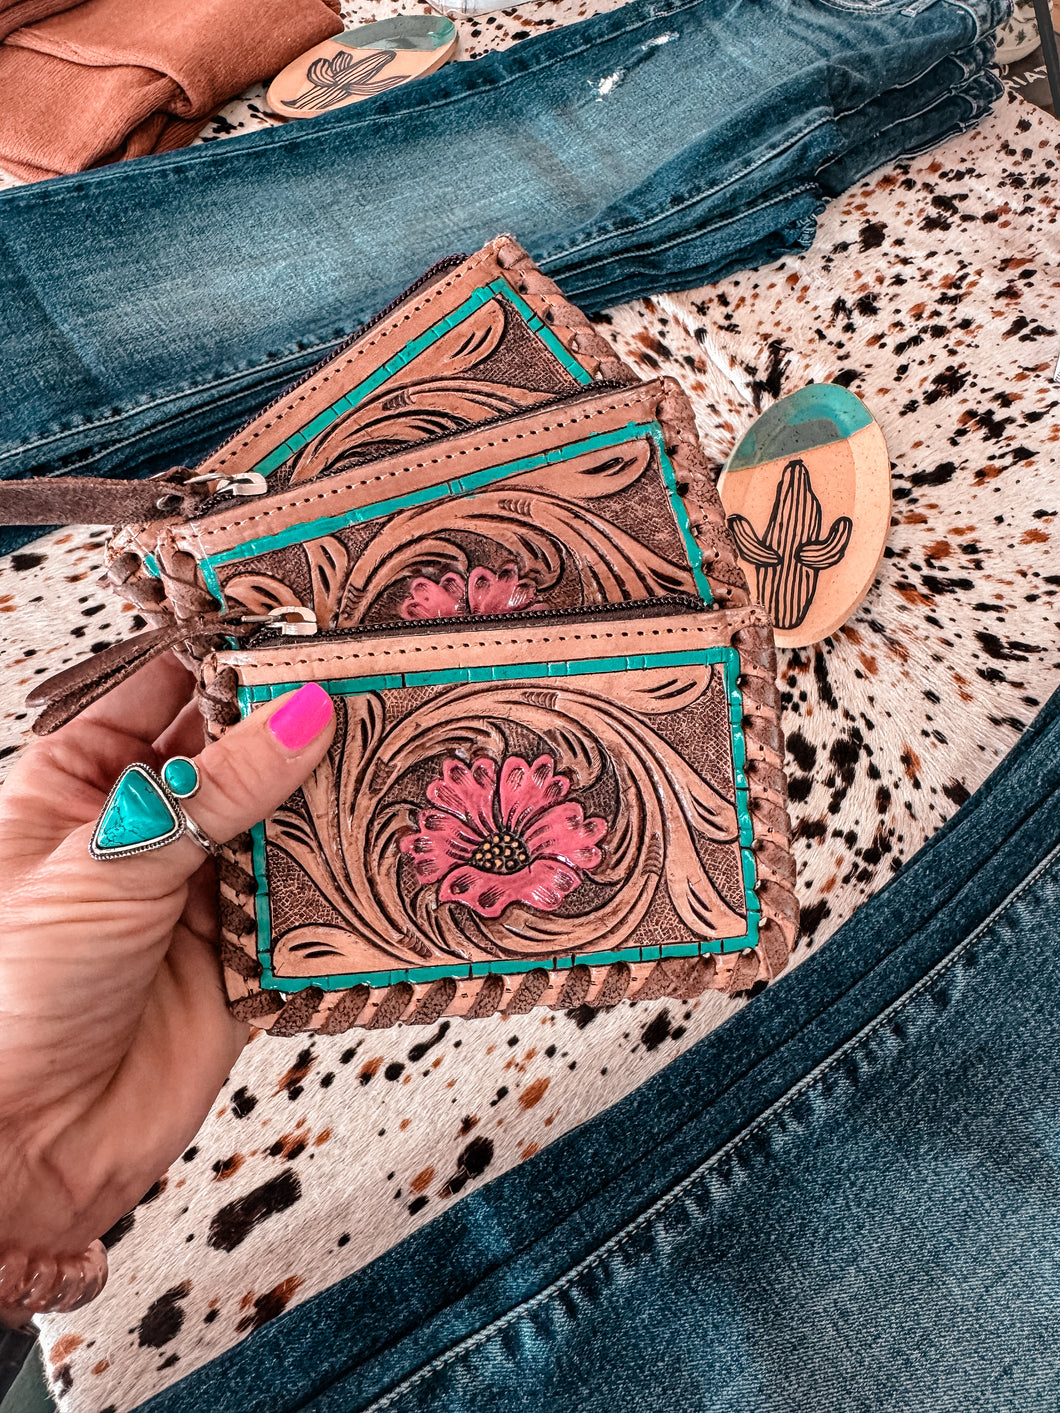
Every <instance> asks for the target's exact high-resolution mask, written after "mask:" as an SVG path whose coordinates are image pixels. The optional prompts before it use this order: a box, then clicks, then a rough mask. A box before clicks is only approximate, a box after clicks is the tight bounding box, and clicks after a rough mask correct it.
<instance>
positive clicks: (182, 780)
mask: <svg viewBox="0 0 1060 1413" xmlns="http://www.w3.org/2000/svg"><path fill="white" fill-rule="evenodd" d="M162 779H163V780H164V781H165V782H166V784H167V785H168V786H169V788H170V789H171V790H172V791H173V793H174V795H176V796H177V798H178V799H181V800H185V799H187V797H188V796H189V795H194V793H195V791H196V790H197V789H198V788H199V772H198V771H197V770H196V769H195V765H194V762H192V761H190V760H188V759H187V758H186V757H184V756H174V757H173V759H172V760H167V761H166V763H165V765H164V766H163V767H162Z"/></svg>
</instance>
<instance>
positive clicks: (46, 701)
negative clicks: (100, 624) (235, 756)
mask: <svg viewBox="0 0 1060 1413" xmlns="http://www.w3.org/2000/svg"><path fill="white" fill-rule="evenodd" d="M259 628H260V624H257V623H253V624H251V623H241V622H239V621H238V620H237V621H233V622H228V621H226V620H225V619H224V618H222V617H219V616H218V615H216V614H211V615H204V616H202V617H199V618H190V619H186V620H185V621H184V622H183V623H179V624H171V625H170V626H169V627H166V628H155V629H154V630H152V631H151V632H150V633H137V635H136V636H135V637H134V638H126V639H125V640H124V641H123V642H120V643H114V644H112V646H111V647H109V648H104V649H103V650H102V651H101V652H98V653H95V654H93V656H92V657H88V658H84V659H82V661H81V662H75V663H74V665H73V666H72V667H66V668H64V669H63V670H62V672H57V673H56V674H55V676H54V677H49V678H47V679H46V680H45V681H43V682H39V683H38V684H37V686H36V687H34V688H33V690H32V692H30V694H29V696H28V697H27V698H26V705H27V706H29V707H43V708H44V710H43V711H42V712H41V714H40V715H39V716H38V717H37V719H36V721H34V723H33V731H34V733H35V734H36V735H37V736H47V735H49V734H50V733H51V732H52V731H57V730H58V728H59V727H60V726H65V725H66V723H67V722H68V721H72V720H73V718H74V717H75V716H77V714H78V713H79V712H81V711H83V710H84V709H85V707H87V706H90V705H91V703H92V702H95V701H98V700H99V699H100V697H103V696H106V694H107V693H108V692H109V691H110V690H111V689H112V688H113V687H116V686H117V685H118V683H119V682H124V681H125V679H126V678H127V677H131V676H132V674H133V673H134V672H137V671H139V669H140V668H141V667H144V666H145V665H146V664H147V663H149V662H150V661H151V660H152V658H156V657H158V656H159V655H160V654H161V653H164V652H168V651H169V649H170V648H172V647H175V646H176V644H177V643H185V642H191V641H192V640H193V639H197V638H224V637H237V638H240V637H245V636H247V635H248V634H250V633H254V632H256V631H258V629H259Z"/></svg>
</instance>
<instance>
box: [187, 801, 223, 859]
mask: <svg viewBox="0 0 1060 1413" xmlns="http://www.w3.org/2000/svg"><path fill="white" fill-rule="evenodd" d="M181 814H182V815H183V816H184V832H185V834H187V835H188V837H189V838H190V839H194V840H195V842H196V844H198V846H199V848H200V849H205V851H206V852H207V853H208V854H210V855H211V856H212V857H213V858H215V859H216V858H220V856H221V845H220V844H218V843H217V841H216V840H215V839H211V838H210V836H209V834H207V833H206V830H205V829H201V828H200V827H199V825H197V824H196V823H195V821H194V820H193V819H192V817H191V815H190V814H189V813H188V812H187V810H181Z"/></svg>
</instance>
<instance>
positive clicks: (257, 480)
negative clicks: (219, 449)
mask: <svg viewBox="0 0 1060 1413" xmlns="http://www.w3.org/2000/svg"><path fill="white" fill-rule="evenodd" d="M208 481H213V482H215V483H216V484H215V485H214V487H213V489H212V490H211V491H209V492H208V494H209V495H211V496H263V495H264V494H265V492H266V491H267V490H268V489H269V483H268V481H266V479H265V477H264V476H263V475H262V474H261V472H260V471H239V472H237V474H236V475H234V476H224V475H222V474H221V472H219V471H207V472H206V473H205V474H204V475H202V476H192V478H191V479H190V480H189V481H185V483H184V484H185V485H186V486H202V485H205V484H206V483H207V482H208Z"/></svg>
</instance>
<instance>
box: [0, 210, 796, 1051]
mask: <svg viewBox="0 0 1060 1413" xmlns="http://www.w3.org/2000/svg"><path fill="white" fill-rule="evenodd" d="M71 485H76V487H77V488H78V502H79V507H80V509H79V513H75V514H70V508H71V504H70V500H69V496H70V492H69V491H68V489H67V488H68V487H69V486H71ZM107 487H112V488H113V489H112V490H111V494H112V495H120V496H121V497H122V500H121V503H120V510H121V513H122V515H123V518H124V520H125V522H126V523H125V524H124V525H122V526H121V527H120V528H119V529H118V530H117V532H116V534H115V536H114V539H113V541H112V545H111V551H110V562H109V568H108V577H109V579H110V581H111V583H113V584H114V586H115V587H116V588H118V589H119V590H120V592H121V593H122V595H123V596H124V597H126V598H131V599H132V600H133V601H134V602H136V603H137V604H138V605H139V606H140V607H141V609H142V611H143V612H144V613H145V614H146V615H147V616H148V617H149V619H150V621H152V622H153V623H154V625H155V627H154V629H153V631H152V632H150V633H147V634H142V635H139V637H138V638H134V639H131V640H129V641H128V642H126V643H123V644H118V645H116V646H115V647H114V648H110V649H106V650H104V652H102V653H100V654H97V656H96V657H95V658H92V659H90V660H89V661H88V662H87V663H83V664H77V665H75V667H73V668H71V669H67V670H66V671H65V672H64V673H61V674H59V676H58V677H57V678H53V679H51V681H50V682H48V683H45V684H44V685H43V686H42V687H39V688H37V689H36V690H35V692H34V694H33V697H32V698H31V700H32V701H34V703H35V704H37V705H40V706H43V708H44V710H43V712H42V714H41V718H40V720H39V723H38V729H41V730H50V729H53V728H54V727H55V726H57V725H60V724H61V723H62V722H63V721H64V720H66V719H68V718H69V717H70V716H71V715H72V714H73V713H74V712H75V711H76V710H78V709H80V707H81V706H83V705H84V704H85V703H86V702H87V701H89V700H91V699H93V698H94V697H95V696H98V695H99V694H100V693H101V692H102V691H104V690H107V689H108V688H109V687H110V686H111V685H113V684H114V683H115V682H116V681H118V680H120V679H121V678H122V677H123V676H125V675H127V673H128V672H130V671H132V670H135V668H136V667H137V666H139V665H140V664H141V663H142V662H143V661H145V660H146V659H147V657H149V656H151V655H152V654H153V653H155V652H158V651H163V650H166V649H168V648H170V647H175V648H176V649H177V651H178V652H179V653H180V654H181V656H182V657H183V658H184V660H185V661H187V662H189V664H193V665H194V666H195V668H196V670H197V673H198V677H199V682H200V701H201V704H202V706H203V710H204V714H205V717H206V722H207V729H208V731H209V732H210V733H211V734H213V735H218V734H220V733H223V732H224V731H225V730H227V729H229V728H230V727H231V726H233V725H234V724H235V723H236V722H238V721H239V720H240V719H241V718H242V717H244V716H245V715H247V714H248V713H249V712H251V711H253V710H254V708H255V707H256V706H257V705H258V704H259V703H261V702H263V701H267V700H270V699H272V698H274V697H276V696H279V695H281V694H283V693H285V692H288V691H290V690H292V689H293V688H295V687H297V686H299V685H300V684H302V683H304V682H310V681H312V682H317V683H320V684H321V685H323V686H324V687H325V688H326V689H327V690H328V692H329V693H330V694H331V695H332V697H333V699H334V703H335V708H336V716H337V730H336V735H335V742H334V745H333V747H332V749H331V751H330V753H329V755H328V757H327V758H326V759H325V761H324V762H323V764H322V765H321V766H320V767H319V768H318V770H317V771H316V772H315V773H314V775H313V776H312V777H311V778H310V780H309V781H308V782H307V783H306V784H305V785H304V786H303V787H302V788H301V789H300V790H298V791H297V792H296V793H295V794H294V795H293V796H292V797H291V799H289V800H288V801H287V802H286V803H285V804H284V805H283V806H282V807H281V809H280V810H278V811H277V812H276V814H275V815H274V816H273V817H272V818H271V819H270V820H268V821H266V822H265V823H264V824H261V825H258V826H256V827H255V828H254V829H253V830H251V831H250V833H249V834H247V835H245V836H242V837H240V838H237V839H234V840H232V841H230V843H229V845H228V848H227V849H226V851H225V858H224V859H223V860H222V862H221V865H220V867H219V870H218V872H219V879H220V888H221V899H222V908H221V918H222V926H223V937H222V961H223V965H224V969H225V977H226V984H227V987H228V992H229V997H230V1002H231V1006H232V1009H233V1010H234V1011H235V1012H236V1013H237V1014H238V1015H240V1016H242V1017H244V1018H245V1019H248V1020H252V1021H253V1022H254V1023H255V1024H256V1025H258V1026H260V1027H262V1028H265V1029H268V1030H270V1031H271V1032H272V1033H273V1034H280V1035H289V1034H294V1033H296V1032H298V1031H302V1030H320V1031H322V1032H324V1033H328V1034H333V1033H337V1032H339V1031H342V1030H345V1029H348V1028H349V1027H351V1026H355V1025H356V1026H370V1027H382V1026H387V1025H392V1024H394V1023H396V1022H398V1021H404V1022H410V1023H411V1022H430V1021H434V1020H436V1019H437V1018H438V1017H440V1016H443V1015H462V1016H468V1017H477V1016H486V1015H490V1014H493V1013H494V1012H496V1011H504V1012H506V1013H509V1014H513V1013H522V1012H525V1011H527V1010H530V1009H531V1008H532V1007H534V1006H539V1005H545V1006H552V1007H556V1008H571V1007H575V1006H580V1005H589V1006H607V1005H612V1004H614V1003H615V1002H617V1001H619V1000H620V999H622V998H623V997H628V998H631V999H649V998H655V997H659V996H665V995H673V996H691V995H694V994H697V993H699V992H701V991H703V990H705V989H708V988H713V989H719V990H724V991H726V992H730V993H734V992H740V991H746V990H748V989H749V988H751V987H753V986H755V985H756V984H757V983H759V982H762V981H768V980H770V979H772V978H773V977H774V976H775V975H776V974H777V973H778V972H779V971H780V970H781V969H782V968H783V967H784V965H785V964H786V961H787V958H788V955H789V953H790V950H791V948H792V946H793V945H794V940H795V934H796V930H797V908H796V904H795V899H794V893H793V882H794V867H793V863H792V859H791V854H790V850H789V826H788V818H787V812H786V789H785V780H784V774H783V756H782V741H781V736H780V729H779V723H778V699H777V692H776V686H775V660H774V651H773V643H772V636H771V630H770V628H769V623H768V619H767V616H766V614H765V612H764V611H763V610H762V609H761V608H759V607H757V606H755V605H753V604H752V603H751V602H750V599H749V595H748V592H747V587H746V584H745V581H744V579H743V576H742V573H741V571H740V568H739V566H738V563H737V559H736V555H735V552H734V547H733V544H732V541H731V538H730V536H729V534H728V532H727V530H726V527H725V519H724V514H723V512H722V509H721V506H720V503H719V501H718V498H717V492H716V489H715V486H714V478H713V476H712V474H711V472H710V470H709V468H708V466H707V465H706V463H705V461H704V459H703V457H702V455H701V453H700V450H699V447H698V444H697V441H696V435H695V427H694V422H693V417H692V412H691V408H690V406H689V404H688V402H687V400H686V399H685V397H684V395H683V393H682V392H681V390H680V388H679V387H678V386H677V385H676V384H675V383H673V382H672V381H669V380H659V381H654V382H646V383H641V382H638V381H637V380H636V378H635V377H634V376H633V374H632V373H631V372H630V371H629V370H628V369H627V368H626V367H625V366H624V365H623V364H622V363H621V362H620V361H619V360H618V359H617V358H616V357H615V355H614V353H613V352H612V351H611V350H610V349H609V347H608V346H607V345H606V343H605V342H604V341H603V339H602V338H601V337H600V335H599V334H598V333H597V332H596V331H595V330H594V329H593V327H592V326H591V325H590V324H589V323H588V322H587V321H586V320H585V319H584V317H583V316H582V315H581V314H580V313H579V312H578V311H577V310H575V309H574V308H573V307H572V306H571V305H570V304H568V303H567V302H566V301H565V300H564V299H563V298H562V296H561V295H560V293H559V291H558V290H557V289H556V287H555V285H553V284H552V283H551V281H549V280H548V279H546V278H545V277H544V276H543V275H542V274H541V273H540V272H539V271H538V270H536V269H535V267H534V266H533V265H532V263H531V262H530V260H529V258H528V257H527V256H526V254H525V252H523V251H522V250H521V249H520V248H519V246H518V245H516V244H515V242H514V241H512V240H510V239H508V238H503V237H502V238H500V239H498V240H496V241H493V242H491V244H490V245H489V246H487V247H486V248H485V249H484V250H483V251H480V252H479V253H478V254H477V255H476V256H473V257H471V258H470V259H467V260H463V259H454V260H452V261H447V262H443V263H442V264H441V265H439V266H436V267H435V268H434V270H432V271H431V272H429V273H428V275H427V276H425V277H424V279H423V280H422V281H420V282H419V283H418V284H417V285H416V286H414V287H413V288H412V289H411V290H409V291H407V292H406V293H405V295H403V296H402V297H401V298H400V299H398V300H396V301H395V302H394V304H393V305H391V306H390V307H389V309H387V310H386V311H384V312H383V313H382V314H381V315H379V316H377V318H376V319H375V320H373V321H372V322H371V324H369V325H368V326H366V327H365V328H364V329H362V330H361V331H360V332H359V333H358V334H357V335H355V336H354V338H353V339H351V340H350V341H349V342H348V344H347V345H345V346H344V347H343V348H341V349H340V350H339V351H338V352H337V353H336V354H334V355H333V356H332V357H331V358H330V359H329V360H328V361H327V362H326V363H325V364H323V365H321V366H320V367H319V368H318V369H316V370H314V371H313V372H312V373H310V374H309V375H308V376H307V377H306V378H304V379H303V380H302V381H301V382H300V383H299V384H297V385H295V386H294V387H293V388H291V389H289V390H288V391H287V392H286V393H285V394H284V395H283V396H282V397H281V398H280V399H278V400H277V402H275V403H274V404H272V405H271V406H270V407H268V408H266V409H265V410H264V411H263V412H261V413H260V414H259V415H258V416H257V417H255V418H254V419H253V420H252V421H251V422H250V423H249V424H248V425H247V426H246V427H244V428H242V429H241V430H240V431H239V432H238V433H236V434H235V436H233V437H232V438H230V439H229V441H228V442H226V443H225V444H224V445H223V446H222V447H221V448H219V449H218V450H217V451H216V452H215V453H214V454H213V455H212V456H211V457H209V458H208V459H207V460H206V461H205V462H203V463H202V465H200V466H199V467H196V468H195V469H194V470H188V469H186V468H177V469H176V470H174V471H171V472H167V473H166V474H165V475H164V476H163V477H160V478H153V479H152V480H147V481H142V482H137V483H126V482H122V483H107V486H106V487H102V486H101V484H100V483H99V482H92V481H89V480H77V481H76V482H71V481H63V480H55V481H46V482H39V483H25V482H22V483H18V482H16V483H6V484H5V485H3V486H0V514H2V515H3V516H4V518H6V519H8V520H12V521H14V520H22V521H23V523H26V522H27V521H28V522H29V523H53V522H54V521H57V520H70V519H81V520H90V519H93V518H101V519H107V518H110V515H104V516H99V517H94V516H93V515H92V514H91V513H90V512H91V510H92V509H93V508H94V507H97V506H98V507H100V508H102V506H103V504H104V500H105V497H106V493H107ZM64 497H67V499H65V500H64ZM86 511H87V512H89V513H86Z"/></svg>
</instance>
